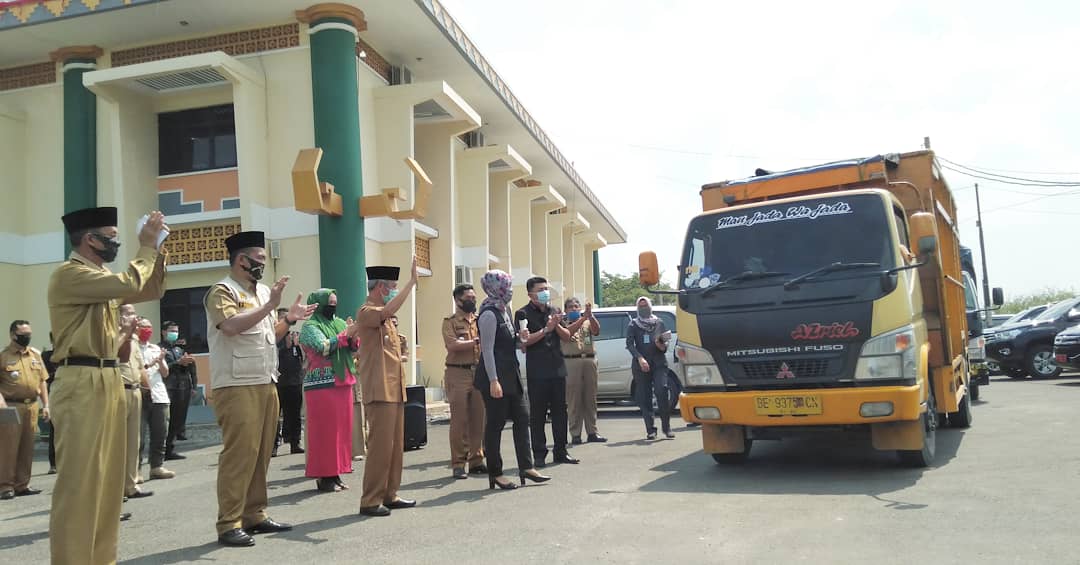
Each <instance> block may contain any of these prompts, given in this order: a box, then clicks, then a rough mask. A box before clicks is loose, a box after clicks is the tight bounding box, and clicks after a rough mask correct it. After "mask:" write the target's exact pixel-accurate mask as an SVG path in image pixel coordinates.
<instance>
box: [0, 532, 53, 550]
mask: <svg viewBox="0 0 1080 565" xmlns="http://www.w3.org/2000/svg"><path fill="white" fill-rule="evenodd" d="M47 539H49V532H48V531H45V532H34V533H32V534H20V535H17V536H6V537H0V549H14V548H16V547H22V546H24V545H30V544H32V543H34V542H36V541H41V540H47Z"/></svg>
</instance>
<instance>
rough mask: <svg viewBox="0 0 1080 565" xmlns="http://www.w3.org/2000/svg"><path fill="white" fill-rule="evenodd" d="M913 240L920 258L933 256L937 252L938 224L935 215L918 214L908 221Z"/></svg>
mask: <svg viewBox="0 0 1080 565" xmlns="http://www.w3.org/2000/svg"><path fill="white" fill-rule="evenodd" d="M908 227H909V229H910V230H911V239H912V241H914V242H915V248H916V249H917V250H918V252H919V255H920V256H926V255H931V254H933V253H934V252H936V251H937V224H936V223H935V220H934V215H933V214H929V213H927V212H916V213H914V214H912V215H911V217H910V218H909V219H908Z"/></svg>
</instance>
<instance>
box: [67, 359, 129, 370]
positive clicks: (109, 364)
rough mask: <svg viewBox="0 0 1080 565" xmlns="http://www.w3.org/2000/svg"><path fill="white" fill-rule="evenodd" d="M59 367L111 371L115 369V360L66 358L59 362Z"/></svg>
mask: <svg viewBox="0 0 1080 565" xmlns="http://www.w3.org/2000/svg"><path fill="white" fill-rule="evenodd" d="M60 366H76V367H97V368H99V369H113V368H115V367H116V359H98V358H97V357H68V358H67V359H64V360H63V361H61V362H60Z"/></svg>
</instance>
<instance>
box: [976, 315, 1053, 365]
mask: <svg viewBox="0 0 1080 565" xmlns="http://www.w3.org/2000/svg"><path fill="white" fill-rule="evenodd" d="M1051 306H1053V304H1042V305H1040V306H1032V307H1031V308H1028V309H1026V310H1021V311H1020V312H1017V313H1016V314H994V316H993V319H994V321H993V323H991V324H990V328H995V329H996V328H999V327H1001V326H1007V325H1010V324H1015V323H1017V322H1023V321H1025V320H1030V319H1032V318H1034V317H1035V316H1038V315H1039V314H1042V313H1043V312H1045V311H1046V309H1047V308H1049V307H1051ZM993 331H994V330H992V329H989V328H987V329H986V330H985V331H984V332H983V335H986V334H988V333H993ZM986 366H987V367H989V368H990V374H991V375H1004V374H1005V373H1004V372H1003V371H1002V370H1001V366H1000V365H998V364H997V361H994V360H993V359H987V361H986Z"/></svg>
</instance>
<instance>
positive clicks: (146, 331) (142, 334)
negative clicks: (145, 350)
mask: <svg viewBox="0 0 1080 565" xmlns="http://www.w3.org/2000/svg"><path fill="white" fill-rule="evenodd" d="M151 337H154V329H153V328H139V341H141V342H143V343H146V342H148V341H150V338H151Z"/></svg>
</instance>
